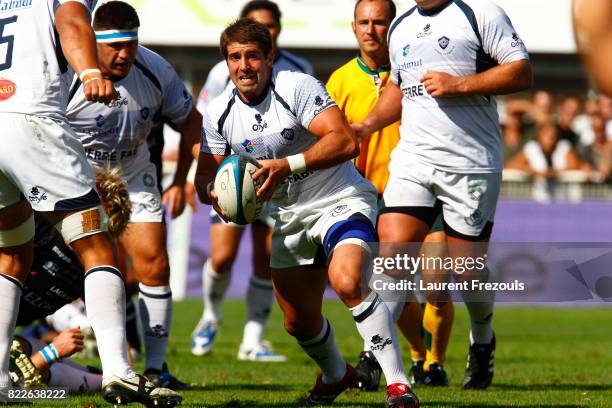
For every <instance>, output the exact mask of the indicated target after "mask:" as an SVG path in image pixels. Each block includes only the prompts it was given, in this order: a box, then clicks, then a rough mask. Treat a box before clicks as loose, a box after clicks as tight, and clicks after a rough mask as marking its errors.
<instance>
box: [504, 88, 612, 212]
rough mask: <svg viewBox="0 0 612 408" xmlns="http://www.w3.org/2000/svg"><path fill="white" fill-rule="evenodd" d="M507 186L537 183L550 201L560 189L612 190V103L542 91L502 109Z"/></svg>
mask: <svg viewBox="0 0 612 408" xmlns="http://www.w3.org/2000/svg"><path fill="white" fill-rule="evenodd" d="M499 110H500V121H501V123H502V130H503V137H504V149H505V157H506V166H505V169H504V179H505V180H507V181H528V180H533V182H534V198H536V199H539V200H540V201H548V200H549V199H550V198H551V197H552V196H553V195H554V189H555V186H556V185H557V184H558V183H597V184H605V185H611V184H612V98H610V97H607V96H603V95H595V94H589V95H588V96H587V97H586V98H580V97H578V96H564V97H561V98H556V97H555V96H554V95H553V94H552V93H551V92H548V91H546V90H538V91H535V92H534V93H533V96H532V98H531V99H507V100H505V101H504V102H502V103H500V106H499Z"/></svg>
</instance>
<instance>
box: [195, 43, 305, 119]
mask: <svg viewBox="0 0 612 408" xmlns="http://www.w3.org/2000/svg"><path fill="white" fill-rule="evenodd" d="M280 71H293V72H303V73H304V74H308V75H311V76H314V69H313V68H312V65H310V63H309V62H308V61H306V60H305V59H304V58H301V57H298V56H297V55H294V54H292V53H290V52H288V51H284V50H280V51H279V54H278V58H277V59H276V61H274V65H273V66H272V78H275V77H276V74H278V73H279V72H280ZM231 82H232V80H231V79H230V74H229V69H228V68H227V62H226V61H225V60H223V61H219V62H218V63H217V64H215V66H214V67H212V69H211V70H210V72H209V73H208V77H207V78H206V82H205V83H204V86H203V87H202V90H201V91H200V95H199V96H198V103H197V105H196V107H197V108H198V110H199V111H200V113H202V115H203V114H204V111H205V110H206V104H207V103H208V102H209V101H212V100H213V99H214V98H216V97H217V96H219V95H221V92H223V90H224V89H225V88H227V87H228V85H230V83H231Z"/></svg>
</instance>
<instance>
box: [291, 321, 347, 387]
mask: <svg viewBox="0 0 612 408" xmlns="http://www.w3.org/2000/svg"><path fill="white" fill-rule="evenodd" d="M321 317H322V316H321ZM322 318H323V328H322V329H321V333H319V334H318V335H317V336H315V337H314V338H312V339H310V340H306V341H298V343H299V344H300V346H302V349H303V350H304V351H305V352H306V354H308V355H309V356H310V358H312V359H313V360H314V361H315V363H317V365H318V366H319V368H320V369H321V374H322V378H323V383H325V384H331V383H335V382H338V381H340V380H341V379H342V377H344V374H346V361H344V359H343V358H342V356H341V355H340V351H339V350H338V346H336V341H335V337H334V329H333V328H332V327H331V324H329V322H328V321H327V319H326V318H324V317H322Z"/></svg>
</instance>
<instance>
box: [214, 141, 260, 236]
mask: <svg viewBox="0 0 612 408" xmlns="http://www.w3.org/2000/svg"><path fill="white" fill-rule="evenodd" d="M259 167H260V166H259V163H257V161H255V160H254V159H253V158H251V157H249V156H247V155H245V154H243V153H239V154H233V155H231V156H228V157H226V158H225V160H223V162H222V163H221V165H220V166H219V168H218V169H217V174H216V175H215V193H217V203H218V205H219V207H220V208H221V210H223V212H224V213H225V216H226V217H227V219H228V220H229V221H231V222H233V223H236V224H240V225H246V224H250V223H251V222H253V221H255V220H256V219H257V217H259V215H260V214H261V213H262V211H263V210H264V208H265V206H266V203H265V202H264V201H262V200H261V199H259V198H258V197H257V195H256V194H255V193H256V192H257V189H259V187H260V186H261V185H262V184H263V182H264V179H263V177H260V178H259V179H258V180H253V178H252V177H251V175H252V174H253V173H255V171H256V170H257V169H258V168H259Z"/></svg>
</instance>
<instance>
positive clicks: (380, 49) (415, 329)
mask: <svg viewBox="0 0 612 408" xmlns="http://www.w3.org/2000/svg"><path fill="white" fill-rule="evenodd" d="M394 18H395V4H394V3H393V1H391V0H359V1H357V3H356V4H355V9H354V21H353V23H352V28H353V33H354V34H355V37H356V39H357V42H358V44H359V56H357V57H355V58H353V59H352V60H350V61H349V62H347V63H346V64H344V65H343V66H342V67H340V68H338V69H337V70H336V71H334V72H333V73H332V75H331V77H330V78H329V81H328V82H327V90H328V92H329V95H330V96H331V97H332V99H333V100H334V101H335V102H336V103H338V106H339V107H340V109H342V111H343V112H344V114H345V115H346V117H347V119H348V121H349V123H354V122H361V121H363V119H364V118H365V117H366V116H367V114H368V112H369V111H370V110H371V109H372V107H373V106H374V104H375V103H376V100H377V99H378V96H379V95H380V93H381V92H382V91H383V90H384V88H385V86H386V85H387V84H388V83H389V81H390V66H389V52H388V47H387V33H388V31H389V26H390V25H391V21H392V20H393V19H394ZM399 138H400V136H399V122H395V123H393V124H391V125H390V126H387V127H385V128H384V129H381V130H380V131H377V132H374V133H373V134H371V135H368V137H366V138H365V139H364V140H363V141H361V145H360V150H361V153H360V154H359V156H358V157H357V158H356V159H355V165H356V166H357V169H358V170H359V172H360V173H361V174H363V175H364V176H365V177H366V178H367V179H368V180H370V181H371V182H372V183H373V184H374V186H375V187H376V189H377V190H378V196H379V199H380V198H382V193H383V191H384V189H385V186H386V185H387V180H388V179H389V170H388V166H389V160H390V155H391V151H392V150H393V149H394V148H395V146H396V145H397V142H398V141H399ZM380 204H381V200H379V205H380ZM425 242H435V243H438V244H436V245H433V246H427V247H425V248H424V249H427V248H432V249H434V248H436V247H441V246H443V245H444V244H443V243H445V242H446V236H445V235H444V231H443V228H442V217H441V216H438V218H437V219H436V221H435V223H434V225H433V226H432V228H431V230H430V233H429V234H428V235H427V238H426V240H425ZM430 252H431V250H430ZM436 277H437V276H435V275H434V276H433V277H431V278H430V279H433V278H436ZM393 300H396V299H391V296H389V298H388V299H385V301H386V302H387V306H388V307H389V309H390V310H391V312H392V313H393V314H394V317H395V316H397V315H399V314H400V313H401V315H400V316H399V320H398V319H397V318H396V320H397V322H398V325H399V327H400V329H401V331H402V333H403V334H404V335H405V336H406V338H407V339H408V342H409V343H410V347H411V348H410V354H411V358H412V367H411V369H410V375H409V379H410V382H411V384H412V385H421V384H426V385H448V378H447V375H446V372H445V371H444V369H443V367H442V363H443V362H444V356H445V353H446V347H447V345H448V340H449V337H450V330H451V328H452V322H453V314H454V313H453V312H454V309H453V304H452V302H450V301H445V302H433V301H432V302H428V303H427V306H426V308H425V315H424V316H423V312H422V309H421V306H420V305H419V304H418V303H417V301H416V298H415V297H414V296H412V294H410V298H409V300H410V301H409V302H406V303H404V302H403V299H401V297H400V299H397V300H396V301H395V302H393ZM399 300H402V301H399ZM404 305H405V306H404ZM421 322H423V325H424V326H425V329H426V330H427V331H428V332H429V333H431V334H432V341H431V350H429V351H427V350H426V347H425V341H424V338H423V337H422V336H421ZM355 369H356V370H357V377H358V386H359V388H361V389H363V390H366V391H368V390H376V389H377V388H378V383H379V381H380V374H381V370H380V366H379V365H378V362H377V361H376V359H375V358H374V355H373V354H372V352H371V351H368V350H367V349H366V350H364V351H363V352H362V353H361V354H360V356H359V364H358V365H357V367H355Z"/></svg>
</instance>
